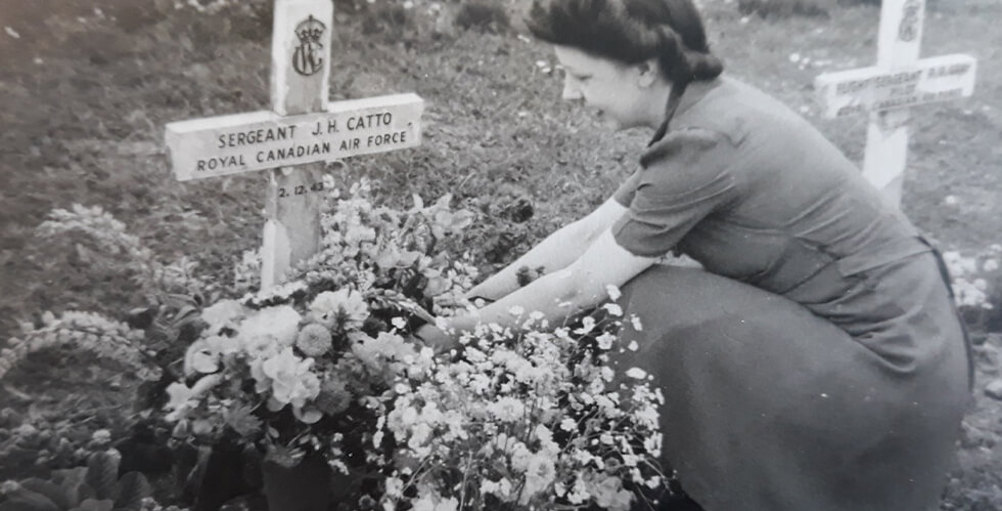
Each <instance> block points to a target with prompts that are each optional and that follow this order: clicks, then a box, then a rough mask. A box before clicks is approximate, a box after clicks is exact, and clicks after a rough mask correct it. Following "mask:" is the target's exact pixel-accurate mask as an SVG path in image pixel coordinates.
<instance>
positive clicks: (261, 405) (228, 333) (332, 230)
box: [165, 183, 476, 472]
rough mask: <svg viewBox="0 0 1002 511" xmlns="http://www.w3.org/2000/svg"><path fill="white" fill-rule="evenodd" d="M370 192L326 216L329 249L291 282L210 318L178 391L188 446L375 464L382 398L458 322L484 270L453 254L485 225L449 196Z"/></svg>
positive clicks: (188, 356)
mask: <svg viewBox="0 0 1002 511" xmlns="http://www.w3.org/2000/svg"><path fill="white" fill-rule="evenodd" d="M368 193H369V192H368V187H367V186H366V185H365V184H364V183H363V184H361V185H357V186H355V187H353V188H352V190H351V192H350V194H349V195H348V196H347V197H344V198H335V199H334V200H335V201H336V205H335V207H334V209H333V212H332V213H331V214H328V215H325V217H324V219H323V220H324V224H325V228H326V233H327V234H326V235H325V237H324V250H322V251H321V253H319V254H317V255H316V256H315V257H313V258H312V259H311V260H309V261H307V262H305V263H304V264H303V265H302V266H300V267H299V268H297V269H296V270H295V272H296V275H295V277H296V278H294V279H293V280H291V281H289V282H288V283H286V284H283V285H281V286H278V287H276V288H273V289H271V290H268V291H265V292H262V293H257V294H250V295H247V296H245V297H244V298H242V299H240V300H223V301H220V302H217V303H215V304H213V305H211V306H209V307H206V308H204V309H203V310H202V312H201V320H202V321H203V323H204V325H203V329H202V331H201V333H200V335H199V336H198V338H197V339H196V340H195V341H194V342H193V343H192V344H191V345H190V346H189V347H188V348H187V350H186V353H185V356H184V363H183V375H181V376H180V377H179V378H178V381H174V382H173V383H171V384H170V385H169V386H167V388H166V394H167V398H168V399H167V403H166V406H165V410H166V411H167V414H166V416H165V418H166V420H167V421H168V422H169V423H171V424H173V427H174V435H175V437H176V438H178V439H179V440H184V441H190V442H193V443H197V444H203V445H213V444H217V443H219V442H223V441H227V442H235V443H237V444H243V445H245V446H247V445H252V446H254V447H256V448H258V449H260V450H261V451H262V452H264V453H265V454H266V457H267V459H270V460H272V461H276V462H279V463H281V464H283V465H287V466H293V465H295V464H297V463H298V461H299V460H300V459H302V457H303V456H304V455H307V454H311V453H312V454H317V455H320V456H322V457H323V458H324V459H325V460H326V461H327V462H328V463H329V464H330V465H332V466H334V467H336V468H338V469H340V470H342V471H344V472H347V471H350V470H352V469H353V468H354V467H352V466H351V465H352V464H355V465H358V464H361V463H366V456H365V455H366V452H364V451H365V447H363V446H368V445H371V436H372V435H373V434H374V433H375V430H376V428H375V423H376V420H377V415H378V413H379V411H380V410H381V409H382V405H381V404H380V400H381V399H386V398H385V397H384V395H385V394H386V392H387V391H388V390H389V389H390V385H391V383H392V382H393V381H394V379H395V378H396V377H397V375H399V374H407V373H409V372H413V371H414V370H416V366H415V365H414V363H415V361H417V360H419V359H420V357H419V355H420V353H421V351H422V350H424V351H429V352H430V349H429V348H424V347H422V346H420V345H416V344H415V343H413V342H408V341H407V340H405V338H406V337H407V336H408V334H409V333H410V332H411V330H412V328H413V327H414V326H416V325H419V324H421V323H422V322H423V321H427V320H430V319H431V316H430V315H429V313H428V312H425V311H426V310H427V309H431V310H434V311H436V313H438V314H440V315H445V314H449V313H450V311H451V310H452V309H451V308H452V307H453V304H455V303H457V301H458V297H459V296H460V295H461V293H462V291H463V290H464V289H467V288H469V287H470V286H471V285H472V279H473V278H474V277H475V275H476V270H475V268H474V267H473V266H471V265H469V264H465V263H463V262H461V261H459V260H455V259H453V258H452V257H450V256H449V255H447V254H446V250H447V249H448V248H449V243H450V241H449V238H450V237H453V236H457V235H458V234H459V232H460V231H461V230H462V229H463V228H464V227H466V226H467V225H468V224H469V222H471V221H472V220H473V214H472V213H469V212H466V211H453V210H451V209H450V208H449V206H448V199H449V198H448V197H445V198H444V199H443V200H440V201H439V202H438V203H436V204H433V205H431V206H425V205H424V204H423V203H422V202H421V201H420V200H419V199H416V201H415V206H414V207H413V208H412V209H411V210H409V211H406V212H401V211H396V210H393V209H390V208H383V207H374V206H373V205H372V204H371V202H370V201H369V199H368V196H367V195H368Z"/></svg>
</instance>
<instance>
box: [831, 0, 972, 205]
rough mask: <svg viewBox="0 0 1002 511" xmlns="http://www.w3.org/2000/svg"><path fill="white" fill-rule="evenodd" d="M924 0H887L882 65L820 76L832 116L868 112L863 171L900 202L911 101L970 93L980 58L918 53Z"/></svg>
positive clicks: (879, 45) (882, 15)
mask: <svg viewBox="0 0 1002 511" xmlns="http://www.w3.org/2000/svg"><path fill="white" fill-rule="evenodd" d="M924 19H925V0H882V2H881V9H880V28H879V32H878V37H877V65H876V66H875V67H869V68H862V69H854V70H851V71H842V72H836V73H825V74H822V75H820V76H818V77H817V79H816V80H815V86H816V88H817V89H818V91H819V92H820V94H821V97H822V101H823V102H824V104H825V108H826V109H825V115H826V116H827V117H831V118H835V117H844V116H848V115H852V114H857V113H868V114H869V116H870V122H869V125H868V127H867V136H866V154H865V156H864V159H863V175H864V176H865V177H866V178H867V179H868V180H869V181H870V182H871V183H872V184H873V185H874V186H876V187H877V188H878V189H880V190H882V191H883V192H884V193H885V195H886V196H887V197H888V199H889V200H891V201H892V202H893V203H895V204H900V203H901V195H902V186H903V182H904V173H905V167H906V163H907V153H908V124H909V122H910V120H911V112H910V111H909V110H910V108H909V107H912V106H916V105H920V104H924V103H932V102H937V101H947V100H952V99H958V98H962V97H968V96H971V95H972V94H973V93H974V76H975V70H976V65H977V62H976V60H975V59H974V58H973V57H971V56H969V55H962V54H955V55H944V56H939V57H933V58H928V59H921V60H920V59H919V50H920V45H921V44H920V43H921V40H922V27H923V21H924Z"/></svg>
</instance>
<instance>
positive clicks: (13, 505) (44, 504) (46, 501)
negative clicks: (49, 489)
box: [0, 488, 60, 511]
mask: <svg viewBox="0 0 1002 511" xmlns="http://www.w3.org/2000/svg"><path fill="white" fill-rule="evenodd" d="M0 511H60V509H59V506H57V505H56V503H55V502H52V500H51V499H50V498H48V497H46V496H45V495H42V494H40V493H36V492H34V491H31V490H29V489H27V488H18V489H17V490H15V491H14V493H13V495H11V496H10V497H8V498H7V500H5V501H3V502H0Z"/></svg>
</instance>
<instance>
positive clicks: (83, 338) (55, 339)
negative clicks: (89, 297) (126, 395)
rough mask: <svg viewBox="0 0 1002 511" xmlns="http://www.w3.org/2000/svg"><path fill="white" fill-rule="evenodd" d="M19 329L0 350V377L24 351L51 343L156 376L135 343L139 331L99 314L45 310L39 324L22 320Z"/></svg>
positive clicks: (145, 376)
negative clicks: (60, 312) (98, 356)
mask: <svg viewBox="0 0 1002 511" xmlns="http://www.w3.org/2000/svg"><path fill="white" fill-rule="evenodd" d="M21 329H22V334H23V335H22V336H21V337H20V338H17V337H15V338H11V339H9V340H8V341H7V347H6V348H3V349H2V350H0V379H2V378H3V377H4V375H5V374H6V373H7V371H9V370H10V369H11V368H12V367H14V366H15V365H16V364H17V363H18V362H20V361H21V360H24V358H25V357H27V356H28V354H30V353H33V352H36V351H39V350H41V349H44V348H49V347H53V346H70V347H72V348H74V349H81V350H85V351H90V352H92V353H95V354H97V355H100V356H102V357H104V358H108V359H111V360H115V361H118V362H120V363H123V364H125V365H126V366H128V367H130V368H132V369H133V370H134V371H135V375H136V376H137V377H139V378H141V379H144V380H155V379H157V378H159V374H158V373H157V371H156V370H155V369H151V366H150V365H148V364H146V357H147V356H148V354H146V353H144V352H143V351H142V348H141V347H140V346H141V344H140V343H139V341H140V340H141V339H142V337H143V333H142V332H141V331H138V330H133V329H131V328H130V327H129V326H128V325H126V324H125V323H120V322H118V321H114V320H111V319H108V318H106V317H104V316H102V315H100V314H95V313H90V312H79V311H67V312H65V313H63V314H62V315H61V316H59V317H56V315H54V314H53V313H51V312H46V313H44V314H43V315H42V326H41V327H38V328H36V327H35V326H34V325H32V324H29V323H22V325H21Z"/></svg>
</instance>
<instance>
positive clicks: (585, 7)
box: [526, 0, 724, 144]
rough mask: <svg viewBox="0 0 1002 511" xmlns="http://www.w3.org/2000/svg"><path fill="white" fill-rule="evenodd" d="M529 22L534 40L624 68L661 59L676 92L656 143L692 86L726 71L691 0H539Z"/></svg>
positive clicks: (660, 65)
mask: <svg viewBox="0 0 1002 511" xmlns="http://www.w3.org/2000/svg"><path fill="white" fill-rule="evenodd" d="M544 4H545V5H544ZM526 22H527V24H528V26H529V30H530V31H531V32H532V33H533V35H535V36H536V37H538V38H539V39H542V40H544V41H546V42H549V43H552V44H557V45H561V46H570V47H574V48H578V49H580V50H583V51H585V52H587V53H590V54H592V55H596V56H599V57H604V58H608V59H612V60H616V61H619V62H623V63H625V64H639V63H641V62H646V61H647V60H649V59H652V58H656V59H657V62H658V67H659V68H660V71H661V73H662V74H663V75H664V76H665V78H667V79H668V80H670V81H671V82H672V90H671V94H670V95H669V97H668V103H667V104H666V105H665V120H664V122H662V124H661V126H660V127H659V128H658V130H657V132H656V133H655V134H654V138H653V139H652V140H651V144H654V143H655V142H657V141H659V140H661V139H662V138H664V136H665V134H666V133H667V132H668V123H669V122H670V121H671V119H672V117H674V115H675V110H676V109H677V108H678V104H679V102H680V101H681V99H682V94H683V93H685V89H686V88H687V87H688V86H689V84H690V83H692V82H694V81H699V80H712V79H714V78H716V77H717V76H719V75H720V73H721V72H722V71H723V70H724V66H723V64H722V63H721V62H720V59H718V58H717V57H715V56H713V55H712V54H710V47H709V45H708V44H707V42H706V30H705V29H704V28H703V21H702V19H701V18H700V16H699V11H697V10H696V7H695V5H693V3H692V0H534V2H533V4H532V10H531V11H530V12H529V17H528V19H527V20H526Z"/></svg>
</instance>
